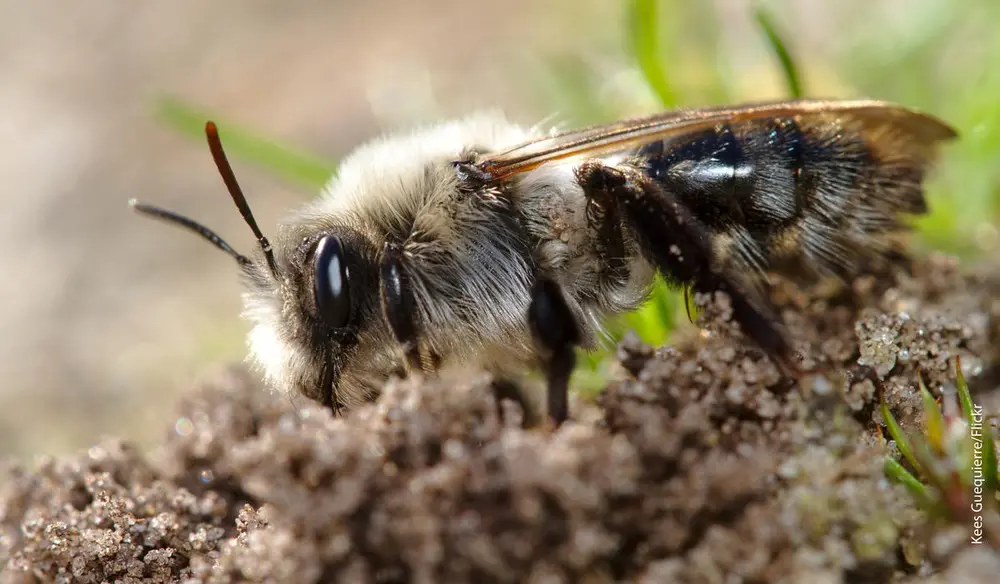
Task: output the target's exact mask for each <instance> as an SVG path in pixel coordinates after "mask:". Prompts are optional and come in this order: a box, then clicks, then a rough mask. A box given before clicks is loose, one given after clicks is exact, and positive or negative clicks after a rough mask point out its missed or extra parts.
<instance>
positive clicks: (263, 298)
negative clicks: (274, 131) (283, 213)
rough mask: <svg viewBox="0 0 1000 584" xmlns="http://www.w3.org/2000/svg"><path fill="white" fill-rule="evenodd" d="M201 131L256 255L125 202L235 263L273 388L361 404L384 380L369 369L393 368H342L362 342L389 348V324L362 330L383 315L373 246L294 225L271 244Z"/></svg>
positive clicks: (336, 232) (382, 362)
mask: <svg viewBox="0 0 1000 584" xmlns="http://www.w3.org/2000/svg"><path fill="white" fill-rule="evenodd" d="M205 132H206V135H207V138H208V143H209V147H210V149H211V151H212V155H213V158H214V159H215V162H216V165H217V166H218V168H219V172H220V174H221V175H222V178H223V181H224V182H225V183H226V186H227V188H228V189H229V193H230V195H231V196H232V199H233V201H234V202H235V204H236V207H237V208H238V209H239V211H240V214H241V215H242V216H243V218H244V220H245V221H246V223H247V225H249V227H250V229H251V230H252V231H253V233H254V235H255V236H256V238H257V241H258V243H259V246H258V249H257V250H256V251H255V252H254V253H252V254H249V255H244V254H241V253H239V252H237V251H236V250H235V249H233V248H232V247H231V246H230V245H229V244H228V243H226V241H225V240H223V239H222V238H221V237H220V236H219V235H218V234H216V233H215V232H214V231H212V230H211V229H209V228H208V227H205V226H204V225H202V224H200V223H198V222H196V221H194V220H192V219H190V218H188V217H185V216H182V215H179V214H177V213H174V212H172V211H168V210H166V209H162V208H159V207H155V206H152V205H147V204H144V203H140V202H138V201H136V200H134V199H133V200H131V201H129V205H130V206H131V207H132V208H133V209H135V210H136V211H138V212H140V213H142V214H144V215H147V216H151V217H154V218H157V219H161V220H165V221H167V222H170V223H173V224H175V225H179V226H181V227H184V228H186V229H189V230H191V231H193V232H195V233H197V234H198V235H200V236H201V237H203V238H204V239H206V240H207V241H209V242H210V243H212V244H213V245H215V246H216V247H218V248H219V249H221V250H222V251H224V252H226V253H227V254H228V255H229V256H231V257H232V258H233V259H235V260H236V261H237V263H238V264H239V265H240V268H241V270H242V275H243V279H244V282H245V285H246V289H245V293H244V305H245V316H246V317H248V318H249V320H250V321H251V323H252V325H253V329H252V331H251V333H250V337H249V344H250V349H251V353H252V355H253V357H254V360H255V361H256V362H257V364H258V365H259V366H260V367H261V368H262V369H263V372H264V374H265V376H266V377H267V379H268V381H269V382H270V384H271V386H272V387H274V388H276V389H278V390H282V391H287V392H290V393H300V394H303V395H305V396H306V397H309V398H311V399H314V400H316V401H320V402H322V403H324V404H325V405H327V406H330V407H332V408H334V409H337V408H339V407H340V406H351V405H356V404H357V403H360V402H363V401H366V400H367V399H369V398H370V397H371V395H372V394H373V393H374V392H376V391H377V389H378V387H379V386H380V378H379V377H376V376H372V375H366V374H365V371H370V370H373V369H376V370H388V369H390V368H391V367H392V366H393V363H392V360H391V357H390V356H381V357H380V356H378V355H364V356H363V357H364V358H365V359H367V361H368V365H369V366H368V367H360V368H348V367H346V364H347V363H348V362H349V361H350V360H353V359H355V358H356V357H358V355H357V348H358V346H359V344H362V343H361V341H362V340H365V341H368V342H365V343H363V345H365V346H391V345H390V343H389V342H388V341H389V339H388V330H387V327H375V329H374V330H372V329H371V327H368V326H365V325H366V323H372V322H376V323H377V322H379V320H380V319H379V318H378V308H379V305H378V300H379V290H378V265H377V262H378V257H377V256H378V254H377V251H376V250H375V249H373V247H372V246H371V245H370V244H369V243H368V240H367V239H365V238H364V237H361V236H360V234H359V233H358V232H357V231H355V230H353V229H351V228H349V227H340V226H336V225H328V224H324V225H317V224H306V223H299V224H297V225H296V226H295V227H294V228H291V229H288V230H286V231H285V232H283V233H281V234H279V239H278V240H277V243H278V244H277V245H275V246H272V244H271V242H270V241H269V239H268V238H267V237H266V236H264V234H263V233H262V232H261V230H260V228H259V227H258V226H257V222H256V220H255V219H254V216H253V213H252V212H251V210H250V206H249V204H248V203H247V201H246V198H245V197H244V195H243V193H242V190H241V189H240V187H239V184H238V183H237V181H236V178H235V175H234V173H233V171H232V168H231V167H230V165H229V162H228V160H227V159H226V156H225V153H224V151H223V149H222V144H221V140H220V139H219V135H218V129H217V128H216V126H215V124H213V123H212V122H208V123H207V124H206V126H205ZM364 337H369V338H364ZM370 337H387V338H385V339H383V338H378V339H376V338H370ZM372 341H374V342H372ZM373 366H377V367H373ZM348 369H350V371H348ZM382 377H384V375H383V376H382Z"/></svg>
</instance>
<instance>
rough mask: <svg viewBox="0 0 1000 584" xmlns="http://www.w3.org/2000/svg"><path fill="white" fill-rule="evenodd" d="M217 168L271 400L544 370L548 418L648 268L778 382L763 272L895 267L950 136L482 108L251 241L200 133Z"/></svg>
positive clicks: (836, 113) (816, 109)
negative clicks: (232, 212)
mask: <svg viewBox="0 0 1000 584" xmlns="http://www.w3.org/2000/svg"><path fill="white" fill-rule="evenodd" d="M206 132H207V136H208V142H209V145H210V147H211V151H212V154H213V156H214V158H215V162H216V164H217V166H218V167H219V170H220V173H221V174H222V177H223V179H224V181H225V183H226V185H227V187H228V189H229V192H230V194H231V196H232V198H233V200H234V201H235V203H236V206H237V208H238V209H239V210H240V213H241V214H242V215H243V218H244V219H245V220H246V223H247V224H248V225H249V226H250V228H251V229H252V230H253V233H254V235H255V236H256V238H257V240H258V241H259V249H256V250H255V251H254V253H253V254H252V255H243V254H241V253H238V252H236V251H235V250H234V249H232V248H231V247H230V246H229V245H228V244H226V243H225V241H223V240H222V239H221V238H220V237H219V236H218V235H216V234H215V233H214V232H212V231H211V230H209V229H208V228H207V227H205V226H203V225H201V224H199V223H196V222H195V221H192V220H191V219H188V218H185V217H183V216H180V215H177V214H175V213H173V212H170V211H166V210H164V209H160V208H157V207H152V206H148V205H144V204H141V203H136V202H135V201H132V202H131V203H132V205H133V207H134V208H135V209H136V210H138V211H140V212H142V213H145V214H148V215H152V216H155V217H158V218H161V219H166V220H168V221H171V222H173V223H176V224H179V225H181V226H183V227H186V228H189V229H191V230H193V231H195V232H196V233H198V234H200V235H201V236H203V237H204V238H205V239H207V240H209V241H210V242H212V243H213V244H215V245H216V246H217V247H219V248H220V249H222V250H223V251H225V252H226V253H228V254H229V255H230V256H232V257H233V258H235V259H236V261H237V262H238V263H239V265H240V268H241V272H242V276H243V280H244V282H245V293H244V306H245V311H244V315H245V317H246V318H247V319H249V321H250V323H251V325H252V328H251V330H250V333H249V338H248V344H249V349H250V354H251V356H252V359H253V361H255V362H256V364H257V365H258V366H259V367H260V369H261V370H262V372H263V374H264V376H265V378H266V379H267V381H269V382H270V384H271V385H272V386H273V387H274V388H276V389H278V390H282V391H287V392H297V393H300V394H303V395H305V396H307V397H309V398H312V399H314V400H318V401H320V402H322V403H323V404H325V405H326V406H328V407H330V408H331V409H333V410H334V411H335V412H339V411H340V410H341V409H342V408H345V407H351V406H356V405H358V404H362V403H364V402H367V401H370V400H372V399H374V398H375V397H376V396H377V395H378V394H379V392H380V389H381V388H382V387H383V385H384V383H385V382H386V380H387V379H388V378H389V377H390V376H392V375H405V374H409V373H414V372H418V373H420V374H431V373H434V372H437V373H443V372H445V371H451V370H458V369H469V368H474V369H479V370H487V371H491V372H493V373H495V374H496V375H498V376H499V377H501V378H502V377H504V376H506V375H509V374H511V373H512V372H517V371H523V370H524V369H525V366H526V365H530V364H532V363H541V364H542V367H543V368H544V369H546V371H547V372H548V403H547V409H548V415H549V416H550V417H551V419H552V420H553V421H554V422H555V423H556V424H558V423H561V422H562V421H564V420H565V419H566V418H567V416H568V406H567V383H568V379H569V374H570V371H571V370H572V368H573V366H574V350H575V348H576V347H585V348H594V347H596V346H597V345H598V344H599V341H600V338H601V332H602V328H601V326H602V322H603V321H604V320H605V319H606V318H607V317H608V316H609V315H613V314H618V313H622V312H625V311H630V310H633V309H635V308H637V307H638V306H639V305H640V304H641V303H642V302H643V301H644V300H645V299H646V298H647V296H648V295H649V293H650V290H651V285H652V283H653V281H654V277H655V275H656V273H657V272H658V273H659V274H661V275H662V276H663V277H664V278H665V279H666V281H667V282H669V283H672V284H674V285H677V286H683V287H686V289H690V290H693V291H695V292H724V293H725V294H726V295H728V296H729V299H730V302H731V307H732V317H733V319H734V320H735V321H736V322H737V323H738V324H739V325H740V327H741V329H742V331H743V332H744V333H745V334H746V335H747V336H748V337H749V338H750V339H752V341H753V342H754V343H756V345H758V346H759V347H760V348H761V349H763V350H764V351H765V352H766V354H767V355H769V356H770V358H771V359H772V360H773V361H774V362H775V363H776V364H777V365H778V366H779V367H780V368H781V370H782V371H783V372H784V373H785V374H787V375H790V376H794V375H796V374H797V372H798V371H799V369H798V367H797V365H796V359H795V357H794V352H793V350H792V346H791V341H790V340H789V338H788V335H787V334H786V332H785V331H784V329H783V326H782V323H781V321H780V319H779V318H778V316H777V314H776V311H775V309H774V307H773V306H772V304H771V301H770V298H769V287H768V284H769V280H768V274H769V273H781V274H785V275H788V276H792V277H795V276H800V275H804V274H807V273H808V274H812V275H821V276H835V277H838V278H841V279H845V280H846V279H849V278H851V277H852V276H854V275H856V274H857V273H858V271H859V270H863V269H864V267H865V266H866V264H867V263H868V261H869V260H872V259H876V258H880V257H890V256H892V254H894V253H898V250H897V249H896V247H897V246H896V245H894V243H893V241H894V236H895V235H898V234H902V233H905V231H906V229H907V228H906V225H905V224H904V223H903V216H904V215H913V214H923V213H925V212H927V205H926V202H925V198H924V193H923V186H922V184H923V181H924V178H925V176H926V174H927V172H928V170H929V167H930V166H931V164H932V163H933V160H934V158H935V157H936V156H935V155H936V150H937V146H939V143H941V142H942V141H944V140H947V139H950V138H953V137H954V136H955V135H956V134H955V132H954V131H953V130H952V129H951V128H950V127H949V126H947V125H946V124H944V123H943V122H941V121H939V120H937V119H935V118H933V117H931V116H928V115H926V114H923V113H920V112H916V111H913V110H910V109H907V108H904V107H901V106H898V105H894V104H890V103H884V102H879V101H870V100H795V101H776V102H768V103H753V104H743V105H735V106H722V107H705V108H696V109H681V110H676V111H668V112H665V113H660V114H657V115H653V116H649V117H640V118H635V119H629V120H624V121H618V122H614V123H610V124H600V125H594V126H590V127H586V128H583V129H579V130H573V131H564V132H555V131H551V132H544V131H542V129H540V128H525V127H520V126H517V125H515V124H512V123H509V122H508V121H507V120H506V119H505V118H504V116H502V115H500V114H497V113H481V114H478V115H474V116H471V117H468V118H466V119H462V120H459V121H452V122H447V123H441V124H438V125H432V126H429V127H424V128H421V129H418V130H415V131H412V132H410V133H400V134H396V135H392V136H387V137H383V138H379V139H377V140H374V141H372V142H370V143H367V144H364V145H362V146H360V147H359V148H357V149H356V150H355V151H354V152H353V153H352V154H351V155H350V156H348V157H347V158H346V159H345V160H344V161H343V163H342V165H341V167H340V169H339V171H338V172H337V173H336V175H335V176H334V177H333V178H332V179H331V180H330V181H329V183H328V184H327V185H326V187H325V188H324V191H323V193H322V196H321V197H319V198H318V199H316V200H314V201H312V202H309V203H306V204H304V205H303V206H302V208H300V209H298V210H297V211H295V212H294V214H292V215H291V217H289V218H288V219H287V220H286V221H284V222H283V223H282V225H281V226H280V228H279V230H278V232H277V236H276V237H275V243H274V245H272V244H271V242H270V241H269V240H268V239H267V238H266V237H265V236H264V235H263V234H262V233H261V230H260V229H259V228H258V226H257V224H256V222H255V220H254V217H253V215H252V213H251V212H250V208H249V206H248V205H247V202H246V200H245V198H244V196H243V194H242V192H241V190H240V187H239V185H238V184H237V182H236V179H235V177H234V175H233V171H232V169H231V168H230V165H229V163H228V162H227V160H226V156H225V154H224V153H223V150H222V145H221V141H220V138H219V135H218V131H217V129H216V127H215V125H214V124H212V123H211V122H209V123H208V124H207V126H206Z"/></svg>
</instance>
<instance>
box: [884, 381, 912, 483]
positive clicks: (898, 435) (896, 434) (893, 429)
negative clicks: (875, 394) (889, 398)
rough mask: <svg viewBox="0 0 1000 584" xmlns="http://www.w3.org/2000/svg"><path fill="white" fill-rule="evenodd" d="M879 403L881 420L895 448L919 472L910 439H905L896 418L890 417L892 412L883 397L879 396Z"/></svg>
mask: <svg viewBox="0 0 1000 584" xmlns="http://www.w3.org/2000/svg"><path fill="white" fill-rule="evenodd" d="M879 401H881V403H882V419H883V420H884V421H885V425H886V428H888V429H889V435H890V436H892V439H893V440H895V441H896V446H897V447H898V448H899V452H900V453H902V455H903V458H905V459H906V461H907V462H909V463H910V466H912V467H913V468H915V469H917V470H918V471H919V470H920V465H919V464H917V458H916V456H914V455H913V446H912V445H911V444H910V439H909V438H907V437H906V433H905V432H903V429H902V428H901V427H900V426H899V423H898V422H896V418H894V417H893V416H892V412H890V411H889V406H888V404H886V403H885V399H884V397H883V396H879Z"/></svg>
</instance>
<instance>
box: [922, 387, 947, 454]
mask: <svg viewBox="0 0 1000 584" xmlns="http://www.w3.org/2000/svg"><path fill="white" fill-rule="evenodd" d="M917 385H919V386H920V397H921V398H922V399H923V401H924V426H925V427H926V433H927V440H928V442H930V443H931V446H933V447H934V449H936V450H937V451H938V452H944V415H942V414H941V409H940V408H938V405H937V402H935V401H934V396H933V395H931V392H930V391H928V390H927V386H926V385H924V376H923V375H921V374H920V372H919V371H918V372H917Z"/></svg>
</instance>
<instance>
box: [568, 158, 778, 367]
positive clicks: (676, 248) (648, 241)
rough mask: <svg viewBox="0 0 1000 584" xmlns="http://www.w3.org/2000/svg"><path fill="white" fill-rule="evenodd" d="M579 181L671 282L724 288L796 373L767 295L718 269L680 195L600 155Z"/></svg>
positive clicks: (737, 316)
mask: <svg viewBox="0 0 1000 584" xmlns="http://www.w3.org/2000/svg"><path fill="white" fill-rule="evenodd" d="M577 180H578V181H579V183H580V186H581V187H582V188H583V191H584V193H585V194H586V196H587V198H588V199H594V200H596V201H597V202H598V203H599V204H600V205H601V206H603V207H610V206H612V205H614V206H617V207H618V209H619V212H620V214H621V217H622V223H623V226H624V227H625V228H627V229H628V230H629V233H630V234H631V235H632V236H633V237H634V239H635V240H636V242H637V243H638V246H639V249H640V253H642V255H643V257H645V258H646V260H647V261H649V262H650V263H651V264H652V265H654V266H656V268H657V269H658V270H659V271H660V273H661V274H662V275H663V276H664V277H665V278H666V279H667V280H668V281H672V282H674V283H676V284H688V285H691V287H692V288H693V289H694V290H695V291H697V292H707V293H711V292H716V291H721V292H725V293H726V294H727V295H728V296H729V298H730V302H731V304H732V310H733V319H734V320H735V321H736V322H737V323H739V325H740V327H741V328H742V329H743V331H744V332H745V333H746V334H747V335H748V336H749V337H750V338H751V339H753V341H755V342H756V343H757V344H758V345H759V346H760V347H761V348H762V349H764V350H765V351H766V352H767V354H768V355H769V356H770V357H771V358H772V360H773V361H774V362H775V364H776V365H777V366H778V367H779V368H780V369H781V370H782V371H783V373H785V374H786V375H791V376H795V375H796V374H797V372H798V367H797V366H796V365H795V363H794V362H793V359H792V357H793V352H792V350H791V347H790V345H789V344H788V341H787V339H786V337H785V333H784V331H783V329H782V327H781V324H780V321H779V320H778V318H777V316H776V314H775V311H774V309H773V307H771V306H770V303H769V301H768V299H766V298H755V297H753V296H752V295H751V294H750V293H749V292H748V291H747V290H746V289H744V287H743V285H742V284H741V283H740V281H739V275H738V274H732V273H727V272H726V271H716V269H715V267H714V266H715V264H716V262H715V261H714V260H715V259H716V258H715V252H714V250H713V247H712V233H711V232H710V231H709V230H708V228H707V227H706V226H704V225H703V224H702V223H701V222H700V221H699V220H698V219H697V217H695V215H694V213H692V211H691V210H690V209H688V208H687V207H686V206H685V205H684V204H683V203H682V202H681V201H680V200H679V199H678V198H677V197H676V196H674V195H673V194H671V193H669V192H666V191H665V190H664V189H662V188H661V187H660V186H659V185H658V184H657V183H655V182H654V181H653V180H652V179H650V178H649V177H648V176H646V175H645V174H643V172H642V171H640V170H639V169H637V168H634V167H631V166H629V165H620V166H608V165H606V164H604V163H603V162H601V161H600V160H591V161H588V162H586V163H584V164H583V165H581V166H580V168H579V170H578V171H577Z"/></svg>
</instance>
